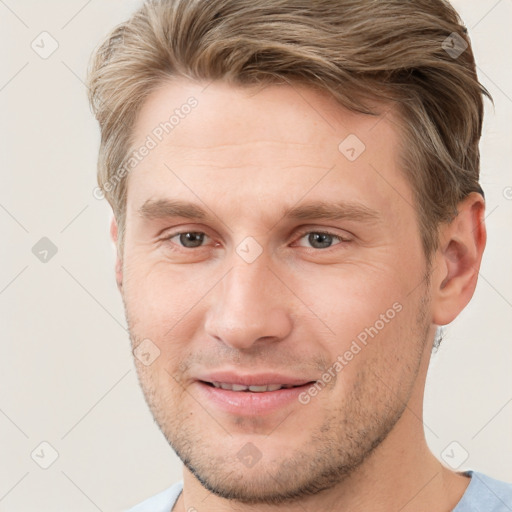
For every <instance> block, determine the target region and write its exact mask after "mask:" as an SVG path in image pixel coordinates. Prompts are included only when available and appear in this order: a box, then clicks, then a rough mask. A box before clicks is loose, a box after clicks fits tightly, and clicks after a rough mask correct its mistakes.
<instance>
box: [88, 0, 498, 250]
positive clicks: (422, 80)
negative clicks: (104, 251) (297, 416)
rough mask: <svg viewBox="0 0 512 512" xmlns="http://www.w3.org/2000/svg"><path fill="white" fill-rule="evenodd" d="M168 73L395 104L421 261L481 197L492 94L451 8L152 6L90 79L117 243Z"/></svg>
mask: <svg viewBox="0 0 512 512" xmlns="http://www.w3.org/2000/svg"><path fill="white" fill-rule="evenodd" d="M173 76H176V77H184V78H188V79H191V80H208V81H211V80H224V81H227V82H228V83H230V84H232V85H234V86H251V85H256V86H264V85H267V84H275V83H291V84H293V83H298V84H299V83H300V84H302V85H306V86H310V87H312V88H315V89H317V90H322V91H326V92H328V93H330V94H332V95H333V96H334V98H335V99H336V100H337V101H338V102H339V103H340V104H341V105H342V106H344V107H347V108H349V109H351V110H354V111H358V112H363V113H367V114H372V113H375V112H373V111H372V107H371V105H372V104H373V105H374V104H375V103H376V101H377V102H379V103H380V104H382V102H387V103H390V104H392V105H395V106H396V108H397V110H398V113H399V116H398V117H399V119H400V129H401V131H400V133H401V140H402V144H401V146H402V147H401V157H402V164H403V171H404V172H405V175H406V177H407V178H408V180H409V182H410V184H411V186H412V189H413V192H414V194H415V198H416V208H417V212H418V219H419V225H420V230H421V236H422V240H423V246H424V249H425V253H426V255H427V257H428V256H430V254H431V253H432V252H433V251H434V250H435V249H436V247H437V240H438V236H437V229H438V226H439V224H440V223H442V222H447V221H449V220H451V219H452V218H453V216H454V215H455V214H456V212H457V205H458V203H459V202H460V201H461V200H463V199H464V198H465V197H466V196H467V195H468V194H469V193H471V192H473V191H476V192H480V193H482V190H481V188H480V186H479V183H478V180H479V159H480V158H479V149H478V142H479V139H480V135H481V130H482V118H483V94H485V95H487V96H489V93H488V92H487V91H486V90H485V88H484V87H483V86H482V85H481V84H480V83H479V82H478V78H477V75H476V70H475V62H474V57H473V53H472V50H471V45H470V42H469V39H468V36H467V31H466V29H465V27H464V26H463V25H462V22H461V20H460V18H459V16H458V15H457V13H456V11H455V10H454V9H453V8H452V7H451V6H450V4H449V3H448V2H446V1H444V0H411V1H404V0H379V1H376V2H368V0H315V1H311V0H153V1H147V2H145V3H144V4H143V6H142V7H141V8H140V9H139V10H138V11H137V12H135V13H134V14H133V15H132V16H131V18H130V19H128V20H127V21H126V22H124V23H122V24H120V25H119V26H117V27H116V28H115V29H114V30H113V31H112V32H111V33H110V34H109V35H108V36H107V37H106V39H105V40H104V42H103V43H102V44H101V45H100V46H99V48H98V49H97V50H96V52H95V54H94V55H93V58H92V60H91V65H90V69H89V76H88V87H89V100H90V103H91V106H92V109H93V111H94V113H95V115H96V118H97V120H98V121H99V124H100V128H101V146H100V152H99V160H98V184H99V186H100V188H101V189H102V190H103V191H104V193H105V196H106V197H107V199H108V201H109V202H110V204H111V206H112V208H113V210H114V214H115V216H116V218H117V221H118V224H119V239H120V247H121V248H122V240H123V236H124V229H125V216H126V176H125V175H124V173H121V174H119V169H122V168H123V164H124V162H125V160H126V157H127V155H128V152H129V149H130V136H131V133H132V128H133V124H134V121H135V118H136V115H137V113H138V111H139V110H140V108H141V106H142V104H143V102H144V100H145V98H146V97H147V95H148V94H149V93H150V92H151V91H152V90H154V88H155V87H156V86H158V85H161V83H162V82H163V81H164V80H166V79H167V78H169V77H173ZM489 97H490V96H489ZM116 173H118V174H117V180H116ZM119 176H121V178H122V179H120V178H119ZM112 183H114V186H112Z"/></svg>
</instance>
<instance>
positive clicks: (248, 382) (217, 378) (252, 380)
mask: <svg viewBox="0 0 512 512" xmlns="http://www.w3.org/2000/svg"><path fill="white" fill-rule="evenodd" d="M197 380H199V381H202V382H204V383H206V384H210V385H212V386H213V387H215V388H221V389H229V390H231V391H252V392H255V393H261V392H264V391H277V390H279V389H281V388H292V387H297V386H303V385H305V384H308V383H311V382H314V381H315V380H316V379H298V378H297V377H292V376H289V375H285V374H278V373H259V374H248V373H238V372H231V371H224V372H211V373H207V374H202V375H199V376H198V377H197Z"/></svg>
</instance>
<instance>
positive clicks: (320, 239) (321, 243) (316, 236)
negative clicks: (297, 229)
mask: <svg viewBox="0 0 512 512" xmlns="http://www.w3.org/2000/svg"><path fill="white" fill-rule="evenodd" d="M308 238H309V243H310V244H311V245H312V246H313V247H315V248H317V249H324V248H325V247H329V246H330V245H331V243H332V236H331V235H327V234H325V233H310V234H309V237H308Z"/></svg>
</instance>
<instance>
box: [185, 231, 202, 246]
mask: <svg viewBox="0 0 512 512" xmlns="http://www.w3.org/2000/svg"><path fill="white" fill-rule="evenodd" d="M203 239H204V234H203V233H193V232H189V233H181V235H180V243H181V244H182V245H183V246H184V247H199V246H200V245H201V244H202V243H203Z"/></svg>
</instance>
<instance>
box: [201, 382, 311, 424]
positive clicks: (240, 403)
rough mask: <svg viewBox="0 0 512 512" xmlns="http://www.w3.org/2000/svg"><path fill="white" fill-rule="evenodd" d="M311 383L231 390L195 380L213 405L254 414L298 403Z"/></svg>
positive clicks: (227, 409) (234, 412) (226, 409)
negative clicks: (274, 388) (259, 391)
mask: <svg viewBox="0 0 512 512" xmlns="http://www.w3.org/2000/svg"><path fill="white" fill-rule="evenodd" d="M312 384H313V383H311V382H310V383H308V384H304V385H303V386H297V387H294V388H286V389H285V388H283V389H278V390H277V391H263V392H262V393H255V392H252V391H231V390H229V389H222V388H216V387H213V386H210V385H209V384H205V383H204V382H201V381H196V385H197V388H198V390H199V393H200V395H201V396H202V397H203V398H205V399H206V400H207V401H208V402H209V403H211V404H213V405H214V406H215V407H217V408H219V409H222V410H224V411H226V412H228V413H230V414H237V415H243V416H256V415H262V414H268V413H271V412H274V411H277V410H279V409H283V408H284V407H286V406H289V405H290V404H293V403H299V395H300V394H301V393H303V392H304V391H306V390H307V389H308V388H309V387H311V386H312Z"/></svg>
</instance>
